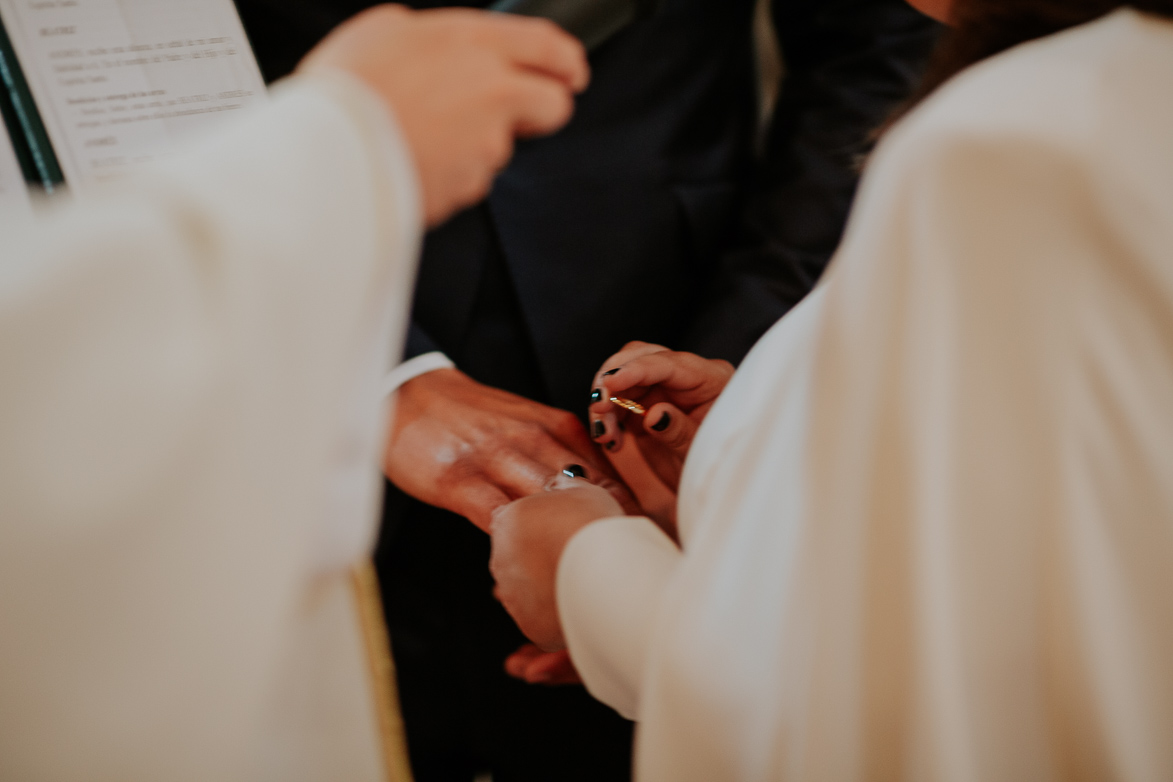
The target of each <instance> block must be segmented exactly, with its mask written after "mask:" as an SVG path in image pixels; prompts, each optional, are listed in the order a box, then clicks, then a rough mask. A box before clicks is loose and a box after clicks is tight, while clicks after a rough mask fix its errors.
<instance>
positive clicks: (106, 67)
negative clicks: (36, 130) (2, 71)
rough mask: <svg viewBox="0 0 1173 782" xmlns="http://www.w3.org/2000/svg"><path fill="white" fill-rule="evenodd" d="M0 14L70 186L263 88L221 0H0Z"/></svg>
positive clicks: (202, 123) (234, 18) (197, 126)
mask: <svg viewBox="0 0 1173 782" xmlns="http://www.w3.org/2000/svg"><path fill="white" fill-rule="evenodd" d="M0 15H2V16H3V20H4V24H5V27H6V28H7V30H8V35H9V37H10V38H11V39H12V44H13V48H15V50H16V55H17V59H19V60H20V63H21V66H22V67H23V69H24V73H25V77H26V78H27V79H28V82H29V87H30V89H31V90H32V93H33V99H34V100H35V102H36V104H37V108H38V110H39V111H40V112H41V116H42V118H43V119H44V121H45V125H46V127H47V130H48V133H49V138H50V141H51V142H52V144H53V147H54V149H55V151H56V153H57V157H58V159H59V160H60V162H61V168H62V171H63V172H64V174H65V180H66V184H67V185H68V186H69V187H70V188H71V189H72V190H74V191H75V192H82V193H84V192H85V191H86V190H87V189H88V188H89V187H92V186H93V185H94V184H95V183H97V182H101V181H103V180H106V179H109V178H110V177H111V176H116V175H118V174H119V173H121V172H123V171H125V170H127V169H128V168H130V167H133V166H135V165H138V164H141V163H143V162H148V161H150V160H153V159H156V158H158V157H160V156H162V155H166V154H168V153H169V152H171V151H172V150H173V149H175V147H176V144H177V142H179V141H182V139H183V138H185V137H187V136H189V135H191V134H193V133H197V132H199V131H202V130H205V129H206V128H207V127H208V126H209V125H211V124H213V123H215V122H217V121H223V119H224V118H225V117H228V116H231V115H233V114H235V113H236V112H239V111H242V110H245V109H247V108H248V107H249V106H251V105H253V104H255V103H258V102H260V101H263V100H264V99H265V86H264V81H263V80H262V78H261V73H260V70H259V68H258V67H257V63H256V59H255V58H254V57H253V54H252V49H251V48H250V47H249V44H248V39H247V38H246V37H245V33H244V28H243V27H242V26H241V23H240V17H239V16H238V15H237V13H236V7H235V6H234V5H233V3H232V0H0Z"/></svg>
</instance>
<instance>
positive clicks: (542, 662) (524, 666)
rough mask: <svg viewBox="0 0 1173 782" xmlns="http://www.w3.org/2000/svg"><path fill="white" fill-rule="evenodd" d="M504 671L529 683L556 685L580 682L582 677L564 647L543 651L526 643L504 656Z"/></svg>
mask: <svg viewBox="0 0 1173 782" xmlns="http://www.w3.org/2000/svg"><path fill="white" fill-rule="evenodd" d="M505 672H506V673H507V674H509V675H510V676H512V677H513V678H515V679H521V680H522V681H524V682H528V683H529V684H544V685H547V686H550V687H556V686H559V685H563V684H582V677H581V676H579V675H578V669H577V668H575V667H574V663H573V662H572V661H571V659H570V653H569V652H567V651H566V650H565V649H561V650H559V651H557V652H543V651H542V650H541V649H539V648H538V647H537V646H535V645H534V644H526V645H524V646H522V647H521V648H520V649H518V650H517V651H516V652H514V653H513V654H511V655H509V656H508V657H506V658H505Z"/></svg>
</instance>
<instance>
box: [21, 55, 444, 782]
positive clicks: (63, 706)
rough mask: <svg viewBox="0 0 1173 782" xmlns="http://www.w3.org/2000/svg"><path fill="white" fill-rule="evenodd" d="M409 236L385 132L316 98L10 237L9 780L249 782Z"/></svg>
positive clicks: (345, 88)
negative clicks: (238, 781) (261, 728)
mask: <svg viewBox="0 0 1173 782" xmlns="http://www.w3.org/2000/svg"><path fill="white" fill-rule="evenodd" d="M420 228H421V220H420V211H419V205H418V196H417V193H416V186H415V176H414V172H413V171H412V169H411V164H410V159H409V156H408V154H407V152H406V150H405V149H404V147H403V145H402V143H401V142H399V141H398V140H397V136H396V132H395V129H394V120H393V119H392V118H391V117H390V115H389V114H387V113H386V112H385V111H383V110H381V108H379V107H378V106H377V103H376V102H375V101H374V99H373V98H372V97H371V96H369V95H367V94H366V93H365V92H364V91H363V88H361V87H359V86H358V85H356V84H353V83H346V82H345V80H344V79H342V78H341V77H336V78H323V77H318V78H316V79H314V80H311V81H305V80H302V79H295V80H293V81H292V82H290V83H288V84H287V85H285V87H284V88H283V89H280V90H278V94H277V96H276V99H275V100H274V101H273V102H272V103H271V104H270V105H268V106H266V107H264V108H262V109H259V110H257V111H256V112H255V113H252V114H250V115H248V116H247V117H244V118H242V119H241V120H240V121H238V122H233V123H231V124H230V125H228V126H227V127H226V128H225V130H224V131H223V132H222V133H220V134H219V135H217V136H216V137H215V138H212V139H209V140H207V141H204V142H202V143H201V144H200V145H199V146H198V147H196V148H192V149H189V150H187V151H186V152H185V153H183V154H182V155H180V156H178V157H176V158H174V159H173V160H172V161H171V162H170V163H168V164H166V165H163V166H159V167H156V168H154V169H152V170H150V171H147V172H144V173H143V174H142V175H140V176H136V177H135V178H134V179H133V180H128V181H126V182H123V183H121V184H119V185H116V186H114V187H113V188H112V189H111V190H109V191H107V192H106V193H104V194H103V195H102V196H101V197H99V198H98V199H97V200H93V201H87V202H85V203H80V202H79V203H76V204H72V205H67V206H64V207H62V208H59V209H56V210H55V211H54V214H51V215H49V216H46V217H44V218H42V219H40V220H38V221H37V222H36V223H34V224H32V225H30V226H25V227H23V228H22V229H20V230H16V231H14V230H6V231H5V233H4V236H3V237H0V242H2V243H3V244H2V246H0V366H3V367H4V369H3V380H2V381H0V432H3V433H4V434H3V437H0V519H3V523H2V524H0V627H3V628H4V630H3V637H4V641H3V643H0V725H2V726H3V729H2V730H0V778H4V779H79V778H118V779H164V778H173V779H179V778H183V779H218V780H236V779H247V778H250V777H251V778H255V775H253V774H250V773H249V770H248V768H249V766H248V764H249V757H248V756H249V754H250V753H251V752H253V751H254V750H255V746H254V745H255V742H256V741H257V739H258V736H257V726H258V725H259V724H261V723H262V722H263V716H264V715H265V714H266V710H267V709H268V708H269V704H270V702H271V695H272V693H271V691H270V690H271V688H272V687H274V686H275V685H274V672H275V671H276V670H278V669H279V668H280V667H281V665H282V660H283V657H284V655H285V652H286V650H285V649H284V648H283V647H282V639H283V638H285V637H287V631H288V627H289V624H290V623H291V622H292V621H293V619H292V617H293V616H294V615H295V614H296V611H297V607H298V606H300V605H301V604H302V603H303V601H305V600H306V599H308V598H307V590H308V586H307V584H308V582H309V581H310V579H312V573H313V568H314V557H315V551H314V549H315V547H316V546H317V544H318V542H319V535H320V532H319V529H320V525H321V523H322V517H323V513H324V511H325V510H326V509H328V508H329V507H331V502H332V498H333V497H334V495H333V491H334V488H333V485H334V481H335V478H336V477H337V474H336V472H335V467H336V465H337V462H338V449H339V448H340V447H343V444H344V442H345V441H346V432H347V430H348V426H350V425H351V424H352V422H353V421H359V422H360V423H366V424H369V423H370V422H371V421H373V420H374V419H375V418H377V409H378V406H379V405H378V390H379V389H378V381H379V379H381V377H382V375H383V373H384V372H385V371H386V358H387V357H388V356H389V355H390V353H389V352H387V350H388V347H387V346H389V345H391V344H394V343H396V342H398V341H400V340H401V339H402V335H403V331H404V328H405V326H406V318H407V307H408V301H409V296H410V290H411V282H412V275H413V272H414V264H415V257H416V256H415V248H416V246H417V242H418V239H419V233H420ZM379 351H382V352H381V353H379ZM376 355H377V356H378V359H377V360H376V358H374V357H375V356H376ZM376 364H377V365H376ZM368 378H369V380H364V379H368ZM358 388H363V389H366V390H363V391H361V392H357V391H356V389H358ZM364 400H369V403H370V404H373V405H374V407H369V408H367V407H364V405H365V404H368V402H367V401H364ZM351 405H357V406H356V407H354V408H353V409H352V408H351V407H350V406H351ZM364 412H365V413H366V414H365V415H364ZM363 447H365V446H363ZM360 456H361V454H360ZM377 486H378V484H377V483H375V482H374V481H372V482H370V483H369V485H368V486H366V487H364V491H376V490H377ZM362 499H363V502H364V503H366V504H367V505H368V506H371V507H373V505H374V501H373V500H372V496H371V495H370V494H367V495H365V496H364V497H363V498H362ZM367 525H368V526H367V527H366V528H365V531H366V535H367V536H368V537H367V539H369V535H370V534H371V533H370V530H371V529H373V520H368V521H367ZM254 770H255V769H254Z"/></svg>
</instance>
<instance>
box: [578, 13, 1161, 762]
mask: <svg viewBox="0 0 1173 782" xmlns="http://www.w3.org/2000/svg"><path fill="white" fill-rule="evenodd" d="M679 516H680V529H681V538H682V541H683V553H681V552H679V551H678V550H676V549H675V547H674V546H672V544H671V543H669V542H668V541H667V539H666V538H664V537H663V536H662V535H661V534H660V533H659V532H658V531H657V530H656V529H655V528H654V527H653V526H652V525H651V524H650V523H649V522H647V521H646V520H641V519H633V518H625V519H614V520H608V521H604V522H601V523H598V524H595V525H592V526H590V527H588V528H587V529H586V530H584V531H583V532H581V533H580V534H579V535H578V536H577V537H576V538H575V539H574V540H573V541H572V542H571V544H570V546H569V548H568V549H567V552H566V554H565V555H564V557H563V560H562V563H561V566H560V572H559V583H558V589H559V602H560V607H561V612H562V617H563V621H564V624H565V626H566V630H567V635H568V639H569V643H570V650H571V653H572V655H573V657H574V660H575V662H576V663H577V665H578V667H579V670H580V671H581V672H582V674H583V676H584V678H585V679H586V682H587V684H588V686H589V687H590V688H591V690H592V692H594V693H595V694H596V695H597V696H599V697H600V698H602V699H603V700H605V701H607V702H608V703H611V704H612V705H614V706H615V707H616V708H617V709H619V710H620V711H622V712H624V713H625V714H628V715H630V716H632V717H635V718H637V719H638V720H639V723H640V724H639V729H638V740H637V761H636V767H637V772H638V776H639V778H640V779H641V780H644V781H645V782H647V781H650V780H657V781H662V782H688V781H689V780H696V781H697V782H718V781H720V782H725V781H727V780H805V781H813V780H852V779H877V780H878V779H924V780H958V781H961V780H965V781H967V782H968V781H969V780H975V781H976V780H991V781H993V780H1033V781H1042V780H1049V779H1089V780H1106V779H1130V780H1153V781H1154V782H1156V781H1157V780H1169V779H1173V24H1170V23H1168V22H1166V21H1160V20H1157V19H1155V18H1152V17H1147V16H1142V15H1140V14H1138V13H1135V12H1132V11H1121V12H1117V13H1115V14H1113V15H1111V16H1109V17H1107V18H1106V19H1104V20H1101V21H1099V22H1097V23H1094V24H1091V25H1088V26H1085V27H1083V28H1080V29H1076V30H1073V31H1069V32H1067V33H1065V34H1062V35H1059V36H1055V37H1052V38H1050V39H1047V40H1043V41H1039V42H1036V43H1033V44H1030V45H1026V46H1023V47H1020V48H1018V49H1016V50H1013V51H1011V52H1009V53H1006V54H1004V55H1002V56H999V57H997V58H995V59H993V60H991V61H988V62H986V63H984V64H981V65H979V66H977V67H975V68H973V69H971V70H970V71H969V72H967V73H965V74H963V75H962V76H961V77H959V78H957V79H956V80H955V81H954V82H953V83H951V84H950V85H948V86H947V87H946V88H945V89H944V90H942V91H941V92H940V94H938V95H937V96H935V97H934V98H933V99H931V100H930V101H929V102H928V103H927V104H926V105H925V106H923V107H922V108H921V109H919V110H918V111H917V112H915V114H914V115H913V116H912V117H910V118H909V119H908V120H907V121H905V122H904V123H902V125H901V126H900V127H898V128H897V129H896V130H895V131H894V132H892V133H891V134H890V136H889V137H888V138H887V139H886V140H885V141H884V142H883V144H882V145H881V148H880V149H879V151H878V152H877V153H876V154H875V156H874V158H873V160H872V162H871V165H870V167H869V171H868V172H867V175H866V177H865V182H864V184H863V186H862V190H861V195H860V200H859V204H858V207H857V210H856V213H855V216H854V217H853V219H852V222H851V225H850V227H849V230H848V234H847V237H846V240H845V243H844V246H843V247H842V249H841V251H840V253H839V255H838V257H837V259H836V260H835V262H834V263H833V265H832V268H831V269H830V271H829V272H828V274H827V276H826V279H825V280H824V282H823V283H822V284H821V286H820V287H819V289H818V290H817V291H816V292H815V293H814V294H813V295H812V296H811V297H810V298H809V299H808V300H807V301H806V302H804V303H803V304H802V305H801V306H800V307H799V308H798V309H796V310H795V311H794V312H793V313H792V314H791V315H789V316H788V317H786V318H785V319H784V320H783V321H782V322H781V323H779V324H778V325H777V326H776V327H775V328H774V329H773V330H772V331H771V332H770V333H769V334H768V335H767V336H766V337H765V338H764V339H763V340H762V341H761V343H760V344H759V345H758V346H757V347H756V348H755V349H754V351H753V353H751V355H750V356H749V358H748V359H747V360H746V361H745V364H744V366H743V367H742V368H741V370H740V371H739V372H738V373H737V375H736V377H735V378H734V380H733V382H732V383H731V384H730V386H729V388H728V389H727V390H726V392H725V394H724V395H723V396H722V398H721V399H720V401H719V402H718V404H717V405H716V406H715V407H714V409H713V411H712V413H711V414H710V416H709V418H708V420H707V421H706V422H705V425H704V426H703V427H702V429H701V431H700V433H699V435H698V437H697V439H696V441H695V444H694V445H693V449H692V453H691V455H690V457H689V460H688V463H687V465H686V469H685V474H684V477H683V483H682V489H681V495H680V512H679Z"/></svg>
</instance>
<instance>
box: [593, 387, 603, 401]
mask: <svg viewBox="0 0 1173 782" xmlns="http://www.w3.org/2000/svg"><path fill="white" fill-rule="evenodd" d="M602 401H603V389H601V388H596V389H595V390H594V391H592V392H591V404H592V405H593V404H594V403H595V402H602Z"/></svg>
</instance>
